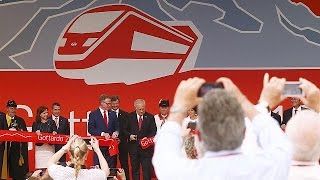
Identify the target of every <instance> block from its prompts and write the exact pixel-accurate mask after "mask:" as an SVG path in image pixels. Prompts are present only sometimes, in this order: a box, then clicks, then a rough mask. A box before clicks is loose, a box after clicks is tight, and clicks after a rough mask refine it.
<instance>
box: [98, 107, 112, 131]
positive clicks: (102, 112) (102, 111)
mask: <svg viewBox="0 0 320 180" xmlns="http://www.w3.org/2000/svg"><path fill="white" fill-rule="evenodd" d="M99 109H100V112H101V114H102V118H104V111H105V112H106V115H107V123H109V114H108V110H103V109H102V108H100V107H99ZM104 133H106V132H101V136H103V135H104ZM109 135H111V134H109Z"/></svg>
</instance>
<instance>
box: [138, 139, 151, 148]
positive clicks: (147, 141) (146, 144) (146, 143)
mask: <svg viewBox="0 0 320 180" xmlns="http://www.w3.org/2000/svg"><path fill="white" fill-rule="evenodd" d="M139 143H140V145H141V148H142V149H147V148H148V147H150V146H153V145H154V137H149V138H143V139H141V140H140V142H139Z"/></svg>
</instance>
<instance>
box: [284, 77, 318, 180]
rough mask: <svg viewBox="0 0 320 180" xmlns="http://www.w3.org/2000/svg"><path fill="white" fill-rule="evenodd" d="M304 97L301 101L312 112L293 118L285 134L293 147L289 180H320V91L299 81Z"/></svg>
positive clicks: (303, 80) (309, 84)
mask: <svg viewBox="0 0 320 180" xmlns="http://www.w3.org/2000/svg"><path fill="white" fill-rule="evenodd" d="M300 81H301V82H302V84H301V86H300V87H301V88H302V89H303V91H304V93H305V95H306V97H305V98H302V101H303V102H304V103H305V104H306V105H308V107H310V108H312V109H313V110H314V111H310V110H305V111H302V112H300V113H298V114H297V115H296V116H294V117H293V118H292V119H291V120H290V121H289V122H288V125H287V128H286V134H287V135H288V137H289V139H290V140H291V142H292V145H293V155H292V160H293V161H292V164H291V167H290V171H289V178H288V179H289V180H320V166H319V158H320V114H319V112H320V90H319V89H318V88H317V87H316V86H315V85H314V84H312V83H311V82H309V81H307V80H305V79H301V80H300Z"/></svg>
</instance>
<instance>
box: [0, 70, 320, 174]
mask: <svg viewBox="0 0 320 180" xmlns="http://www.w3.org/2000/svg"><path fill="white" fill-rule="evenodd" d="M217 82H218V83H222V84H223V88H215V89H212V90H210V91H208V92H207V93H206V94H205V95H204V96H203V97H199V95H198V91H199V89H200V88H201V87H202V85H203V84H204V83H205V80H204V79H201V78H190V79H188V80H185V81H182V82H181V83H180V84H179V86H178V87H177V90H176V93H175V97H174V102H173V105H172V106H171V108H170V103H169V100H160V101H159V113H158V114H156V115H152V114H151V113H149V112H146V102H145V100H144V99H136V100H135V101H134V103H133V105H134V108H135V111H133V112H131V113H128V112H126V111H124V110H123V109H120V98H119V97H118V96H107V95H105V94H103V95H101V96H100V97H99V107H98V108H97V109H96V110H94V111H92V112H91V113H90V115H89V122H88V132H89V133H90V134H91V135H92V137H91V138H90V142H89V143H88V142H86V141H85V139H83V138H81V137H79V136H77V135H73V136H70V138H69V141H68V142H67V143H66V144H65V145H52V144H46V143H35V167H36V169H37V170H36V171H35V172H32V173H30V172H29V166H28V149H27V143H25V142H6V141H4V142H1V144H0V167H1V179H7V178H9V177H10V178H12V179H17V180H22V179H26V178H28V179H31V180H32V179H58V180H60V179H64V180H68V179H79V180H81V179H110V178H112V179H131V178H132V179H134V180H139V179H140V177H141V176H142V177H143V179H144V180H151V179H152V172H153V171H155V173H156V176H157V178H158V179H165V180H170V179H174V180H177V179H182V180H187V179H192V180H193V179H201V180H206V179H208V180H209V179H210V180H211V179H217V180H224V179H236V180H241V179H246V180H247V179H268V180H270V179H275V180H283V179H289V180H295V179H320V166H319V158H320V115H319V112H320V90H319V88H318V87H316V85H314V84H313V83H312V82H310V81H308V80H306V79H303V78H301V79H300V82H301V85H300V88H301V89H302V90H303V92H304V94H305V96H301V97H292V98H291V103H292V108H290V109H288V110H286V111H284V114H283V120H281V116H280V115H278V114H276V113H273V112H272V111H271V109H272V108H274V107H275V106H276V105H278V104H279V103H280V102H281V101H282V100H284V98H285V97H283V96H282V92H283V89H284V84H285V82H286V80H285V79H284V78H277V77H272V78H271V79H269V75H268V74H266V75H265V77H264V80H263V89H262V91H261V94H260V98H259V102H258V103H257V104H256V105H254V104H253V103H252V102H250V101H249V100H248V99H247V97H246V96H245V95H244V94H243V93H242V92H241V91H240V89H239V88H238V87H237V86H236V85H235V84H234V83H233V82H232V80H230V79H228V78H224V77H222V78H219V79H218V80H217ZM302 104H304V105H306V106H307V107H308V108H306V107H304V106H302ZM60 107H61V106H60V104H59V103H53V104H52V115H50V116H49V115H48V108H47V107H44V106H41V107H39V108H38V109H37V115H36V119H35V122H34V123H33V125H32V132H35V133H37V134H41V133H52V134H53V135H55V134H64V135H70V128H69V123H68V120H67V119H66V118H64V117H62V116H61V115H60ZM16 108H17V103H16V102H15V101H14V100H9V101H8V102H7V112H6V113H0V129H2V130H10V131H27V129H26V123H25V122H24V120H23V119H22V118H21V117H19V116H17V115H16ZM95 136H104V137H105V139H110V138H112V139H115V140H117V142H118V143H119V144H118V147H119V153H118V154H116V155H115V154H112V153H110V151H109V148H108V147H103V146H99V141H98V140H97V139H96V138H95ZM153 138H154V141H155V145H153V144H151V145H149V146H147V147H145V146H144V145H142V143H141V142H142V141H143V140H146V139H153ZM90 149H92V150H93V152H94V156H93V161H94V166H93V167H91V168H89V169H88V168H87V167H86V166H85V162H86V159H87V156H88V152H89V150H90ZM66 154H69V157H70V158H69V159H70V160H68V158H66ZM129 157H130V158H129ZM118 159H119V161H120V165H121V168H122V169H116V168H117V164H118V163H117V160H118ZM129 159H130V163H129V162H128V161H129ZM129 164H130V165H131V168H129ZM140 168H141V169H142V170H140ZM129 169H131V174H130V173H129ZM114 170H115V171H114ZM140 171H141V172H142V174H140ZM26 176H28V177H26Z"/></svg>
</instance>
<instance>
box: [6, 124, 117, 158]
mask: <svg viewBox="0 0 320 180" xmlns="http://www.w3.org/2000/svg"><path fill="white" fill-rule="evenodd" d="M96 138H97V139H98V140H99V146H108V147H109V153H110V155H111V156H113V155H116V154H118V152H119V150H118V141H117V140H116V139H113V138H110V139H105V138H104V137H103V136H96ZM0 140H1V141H14V142H34V143H47V144H66V143H67V142H68V140H69V136H67V135H61V134H56V135H53V134H51V133H41V134H37V133H34V132H25V131H9V130H0Z"/></svg>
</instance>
